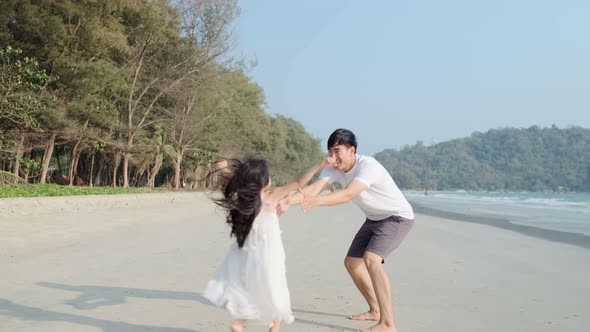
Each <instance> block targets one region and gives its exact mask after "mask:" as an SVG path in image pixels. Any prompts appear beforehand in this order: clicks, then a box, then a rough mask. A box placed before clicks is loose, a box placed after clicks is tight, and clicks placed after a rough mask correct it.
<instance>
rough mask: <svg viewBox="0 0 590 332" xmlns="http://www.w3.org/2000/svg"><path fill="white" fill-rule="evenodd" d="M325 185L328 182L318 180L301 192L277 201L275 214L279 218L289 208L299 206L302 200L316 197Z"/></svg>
mask: <svg viewBox="0 0 590 332" xmlns="http://www.w3.org/2000/svg"><path fill="white" fill-rule="evenodd" d="M327 183H328V182H327V181H326V180H322V179H319V180H317V181H315V182H314V183H312V184H310V185H309V186H307V187H305V188H303V189H302V191H299V192H296V193H294V194H291V195H290V196H287V197H285V198H283V199H281V200H280V201H279V204H278V205H277V213H278V214H279V216H280V215H282V214H283V213H285V212H287V210H288V209H289V206H291V205H297V204H300V203H301V202H302V201H303V199H304V198H308V197H315V196H317V195H318V194H319V193H321V192H322V190H324V188H325V187H326V184H327Z"/></svg>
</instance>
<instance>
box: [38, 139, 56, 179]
mask: <svg viewBox="0 0 590 332" xmlns="http://www.w3.org/2000/svg"><path fill="white" fill-rule="evenodd" d="M56 136H57V135H56V134H55V133H53V134H51V137H49V141H48V142H47V147H46V148H45V153H44V154H43V166H42V167H41V179H40V180H39V183H41V184H44V183H45V182H46V180H47V172H48V171H49V162H50V161H51V156H53V147H54V146H55V137H56Z"/></svg>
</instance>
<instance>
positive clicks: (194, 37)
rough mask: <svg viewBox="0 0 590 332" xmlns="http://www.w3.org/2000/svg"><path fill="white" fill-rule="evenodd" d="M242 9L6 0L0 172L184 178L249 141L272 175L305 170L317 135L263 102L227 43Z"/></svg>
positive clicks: (0, 35)
mask: <svg viewBox="0 0 590 332" xmlns="http://www.w3.org/2000/svg"><path fill="white" fill-rule="evenodd" d="M238 15H239V8H238V7H237V4H236V1H234V0H205V1H190V0H174V1H172V0H156V1H145V0H125V1H120V0H104V1H74V0H59V1H57V0H48V1H34V0H2V1H1V2H0V171H5V172H10V173H14V174H17V175H18V176H20V177H21V178H23V179H25V180H26V181H27V182H29V183H46V182H61V183H67V184H79V185H91V186H92V185H94V186H104V185H110V186H123V187H130V186H148V187H154V186H159V185H163V184H168V185H170V186H172V187H175V188H179V187H181V186H182V184H183V183H186V184H192V185H194V184H195V179H198V178H200V177H202V175H203V171H204V170H205V169H206V167H207V166H208V165H209V163H210V162H211V161H212V160H214V159H216V158H218V157H219V156H228V155H233V154H236V153H245V154H258V155H262V156H264V157H266V158H267V159H269V160H270V163H271V166H272V168H273V175H274V176H275V180H276V181H279V182H280V181H281V179H291V178H292V177H293V176H294V175H295V174H299V173H301V172H302V171H303V170H304V169H305V168H306V167H308V166H309V165H310V164H311V163H312V162H315V161H317V160H318V159H319V158H320V157H321V155H322V152H321V149H320V146H319V141H318V140H316V139H314V138H313V137H311V136H310V135H309V134H308V133H307V132H306V131H305V129H304V128H303V127H302V126H301V125H300V124H299V123H298V122H297V121H295V120H293V119H289V118H285V117H282V116H271V115H269V114H267V113H265V112H264V108H263V107H264V103H265V99H264V92H263V90H262V89H261V87H260V86H258V85H257V84H255V83H254V82H253V81H252V80H251V79H250V78H249V77H248V76H247V75H246V74H245V66H244V65H242V64H241V61H239V59H238V60H235V59H232V58H230V57H229V55H228V52H229V50H230V47H232V46H234V44H235V42H234V40H233V39H232V36H231V32H232V22H233V21H234V20H235V18H236V17H237V16H238ZM279 111H280V110H279ZM5 174H6V173H5Z"/></svg>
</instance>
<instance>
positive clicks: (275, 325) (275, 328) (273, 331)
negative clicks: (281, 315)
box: [268, 320, 281, 332]
mask: <svg viewBox="0 0 590 332" xmlns="http://www.w3.org/2000/svg"><path fill="white" fill-rule="evenodd" d="M280 329H281V321H280V320H275V321H273V322H272V326H271V327H270V330H268V332H279V330H280Z"/></svg>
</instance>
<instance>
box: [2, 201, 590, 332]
mask: <svg viewBox="0 0 590 332" xmlns="http://www.w3.org/2000/svg"><path fill="white" fill-rule="evenodd" d="M362 218H363V217H362V214H361V212H360V211H359V210H358V209H357V208H356V206H354V205H352V204H346V205H343V206H339V207H332V208H318V209H316V210H313V211H311V212H308V213H305V214H304V213H303V212H301V210H300V209H299V208H293V209H292V210H291V211H289V213H288V214H287V215H285V216H284V217H282V218H281V227H282V229H283V241H284V243H285V249H286V252H287V269H288V271H287V273H288V279H289V286H290V291H291V299H292V307H293V310H294V313H295V316H296V321H295V323H294V324H292V325H285V326H284V328H283V329H282V330H283V331H287V332H289V331H356V330H358V329H359V328H364V327H367V326H369V325H371V324H370V323H366V322H356V321H350V320H347V319H346V318H345V317H346V315H348V314H351V313H358V312H361V311H363V310H365V309H366V308H365V304H364V303H363V301H362V299H361V296H360V294H359V293H358V292H357V290H356V288H355V287H354V285H353V284H352V281H351V280H350V278H349V277H348V275H347V274H346V271H345V269H344V266H343V259H344V255H345V253H346V250H347V248H348V245H349V244H350V241H351V240H352V237H353V235H354V233H355V232H356V230H357V228H358V227H359V226H360V224H361V223H362ZM0 229H1V232H0V331H7V332H8V331H9V332H19V331H27V332H36V331H43V332H46V331H65V332H69V331H104V332H119V331H123V332H135V331H154V332H155V331H162V332H189V331H193V332H196V331H214V332H215V331H227V327H228V324H229V322H230V318H229V316H228V314H227V312H226V311H225V310H224V309H220V308H217V307H214V306H212V305H210V304H209V303H208V302H207V301H206V300H205V299H204V298H203V297H202V296H201V291H202V290H203V288H204V287H205V285H206V283H207V281H208V280H209V278H211V276H212V275H213V273H214V271H215V269H216V267H217V265H218V264H219V263H220V261H221V259H222V257H223V256H224V255H225V251H226V250H227V246H228V243H229V241H231V240H230V239H229V237H228V228H227V227H226V225H225V224H224V220H223V216H222V213H221V211H219V210H217V209H216V208H215V207H214V205H213V204H212V203H211V202H210V201H209V199H208V198H207V197H206V196H205V195H203V194H201V193H157V194H142V195H119V196H80V197H67V198H64V197H61V198H60V197H58V198H27V199H0ZM589 262H590V250H588V249H586V248H582V247H580V246H576V245H572V244H567V243H559V242H554V241H549V240H546V239H543V238H540V237H535V236H531V235H527V234H524V233H522V232H515V231H513V230H509V229H502V228H499V227H492V226H490V225H485V224H481V223H471V222H467V221H457V220H452V219H449V218H443V217H434V216H427V215H423V214H417V215H416V224H415V227H414V229H413V230H412V231H411V232H410V234H409V236H408V238H407V239H406V241H405V242H404V243H403V244H402V246H401V247H400V248H399V249H398V250H397V251H395V252H394V254H393V255H392V256H391V257H390V258H389V259H388V261H387V262H386V270H387V271H388V273H389V275H390V277H391V279H392V282H393V290H394V310H395V314H396V319H397V324H398V329H399V331H400V332H432V331H437V332H461V331H465V332H467V331H490V332H492V331H494V332H495V331H519V332H520V331H524V332H533V331H534V332H537V331H577V332H583V331H587V329H588V326H590V302H589V299H590V284H589V283H588V280H590V264H589ZM247 331H265V328H264V327H261V326H257V325H253V324H249V325H248V326H247Z"/></svg>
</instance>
